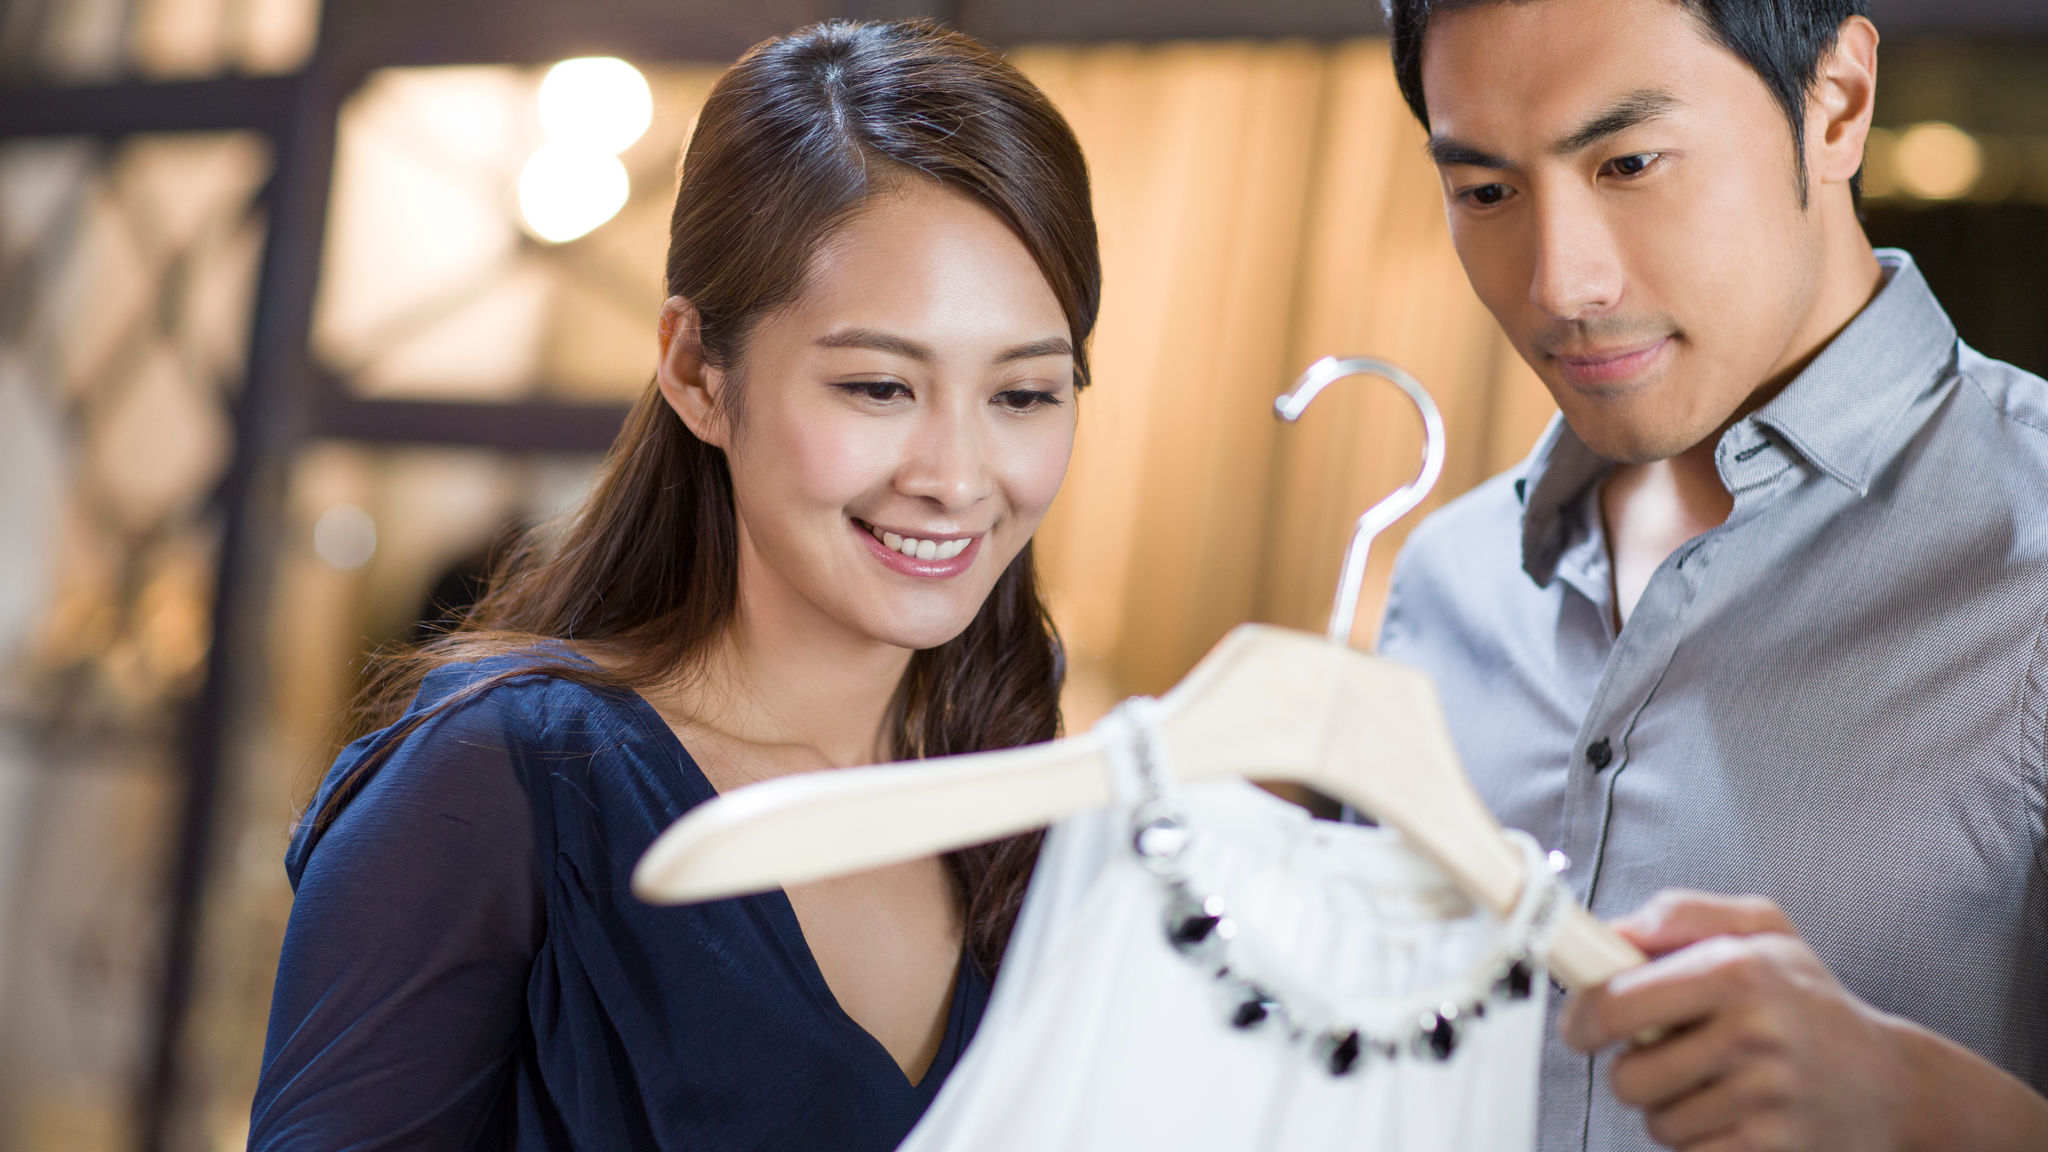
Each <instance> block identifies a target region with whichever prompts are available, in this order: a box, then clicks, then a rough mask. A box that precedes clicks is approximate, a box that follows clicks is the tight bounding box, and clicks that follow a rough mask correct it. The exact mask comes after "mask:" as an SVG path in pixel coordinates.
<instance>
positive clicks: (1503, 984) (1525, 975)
mask: <svg viewBox="0 0 2048 1152" xmlns="http://www.w3.org/2000/svg"><path fill="white" fill-rule="evenodd" d="M1493 987H1494V991H1495V992H1497V993H1499V994H1500V995H1502V996H1505V997H1507V998H1508V999H1509V1000H1527V999H1528V998H1529V996H1530V995H1531V994H1532V993H1534V992H1535V991H1536V970H1535V969H1534V968H1533V967H1531V966H1530V964H1529V962H1528V961H1527V960H1517V961H1515V962H1514V963H1513V964H1510V965H1508V970H1507V971H1506V972H1503V973H1502V974H1501V978H1500V979H1499V980H1497V981H1495V982H1494V986H1493Z"/></svg>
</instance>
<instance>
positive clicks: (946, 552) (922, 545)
mask: <svg viewBox="0 0 2048 1152" xmlns="http://www.w3.org/2000/svg"><path fill="white" fill-rule="evenodd" d="M854 523H856V524H858V525H860V526H861V527H862V528H863V529H865V530H866V531H867V533H868V535H870V536H873V537H874V538H875V539H876V540H879V541H881V544H882V547H884V548H887V549H888V550H889V551H891V552H900V553H902V554H903V555H905V556H908V557H910V558H911V559H912V560H951V559H952V558H953V557H955V556H958V555H959V554H960V553H962V552H965V551H966V550H967V546H968V545H969V544H972V543H974V539H975V538H974V537H973V536H959V537H954V538H952V539H944V540H942V539H937V538H933V537H919V536H904V535H902V534H900V533H896V532H890V531H887V530H885V529H882V528H877V527H875V526H874V525H873V524H870V523H868V522H867V521H865V520H862V519H859V518H858V517H856V518H855V519H854Z"/></svg>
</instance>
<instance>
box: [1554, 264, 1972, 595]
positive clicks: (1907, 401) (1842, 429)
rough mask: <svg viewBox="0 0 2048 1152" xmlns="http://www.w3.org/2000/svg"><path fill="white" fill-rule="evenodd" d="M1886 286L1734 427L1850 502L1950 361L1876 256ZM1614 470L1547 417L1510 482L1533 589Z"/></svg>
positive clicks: (1910, 268)
mask: <svg viewBox="0 0 2048 1152" xmlns="http://www.w3.org/2000/svg"><path fill="white" fill-rule="evenodd" d="M1877 260H1878V263H1879V265H1881V266H1882V267H1883V269H1884V275H1885V281H1884V285H1883V287H1881V288H1879V289H1878V292H1877V295H1876V297H1875V298H1873V299H1872V300H1871V301H1870V303H1869V304H1868V305H1866V306H1865V307H1864V309H1863V311H1862V312H1860V313H1858V314H1857V315H1856V318H1855V319H1854V320H1851V321H1850V322H1849V324H1848V326H1847V327H1846V328H1843V329H1842V331H1841V332H1840V333H1839V334H1837V335H1836V336H1835V338H1834V339H1833V340H1832V341H1830V342H1829V343H1828V345H1827V347H1825V348H1823V349H1821V352H1820V355H1818V356H1816V357H1814V359H1813V362H1812V363H1811V364H1808V365H1807V366H1806V369H1805V370H1804V371H1802V372H1801V373H1799V375H1798V376H1796V377H1794V378H1793V379H1792V382H1791V383H1790V384H1787V385H1786V386H1785V388H1784V390H1783V391H1781V392H1779V393H1778V395H1776V396H1774V397H1772V398H1771V401H1770V402H1769V403H1767V404H1765V405H1764V406H1763V407H1762V408H1760V409H1758V410H1757V411H1756V412H1755V413H1753V414H1751V415H1750V416H1748V417H1745V418H1744V419H1743V420H1741V421H1737V424H1736V427H1735V428H1731V429H1730V430H1729V433H1728V434H1729V435H1734V434H1736V433H1737V430H1738V429H1739V428H1741V427H1742V426H1743V425H1745V424H1747V425H1753V426H1755V427H1758V428H1763V429H1768V430H1769V432H1770V433H1772V434H1774V437H1775V438H1776V439H1778V440H1780V441H1781V442H1782V443H1783V444H1785V445H1786V446H1787V447H1788V448H1790V449H1791V450H1792V452H1794V453H1795V454H1796V455H1797V456H1798V457H1799V458H1801V459H1803V460H1804V461H1806V463H1808V464H1809V465H1811V466H1812V467H1813V468H1814V469H1816V470H1817V471H1819V472H1821V473H1823V474H1825V475H1826V476H1828V477H1830V478H1831V479H1833V480H1835V481H1836V482H1838V483H1840V484H1842V485H1843V486H1845V487H1848V488H1850V489H1853V490H1854V491H1856V492H1857V493H1858V494H1859V495H1860V494H1862V493H1864V492H1866V491H1868V486H1869V481H1870V477H1871V476H1872V475H1873V474H1874V473H1875V472H1876V471H1877V470H1878V468H1879V467H1880V466H1882V465H1883V464H1884V463H1885V462H1886V461H1887V460H1889V459H1890V458H1891V456H1892V454H1894V453H1895V452H1897V451H1898V450H1899V447H1900V445H1901V444H1902V443H1903V442H1904V439H1905V435H1906V434H1908V433H1910V431H1911V430H1910V429H1903V428H1898V427H1895V425H1897V424H1898V423H1899V420H1900V417H1902V416H1903V415H1905V414H1906V412H1907V411H1908V409H1909V408H1910V406H1911V405H1912V402H1913V400H1914V399H1915V398H1917V397H1918V396H1920V395H1921V394H1922V393H1923V392H1925V390H1926V388H1927V386H1928V385H1929V384H1931V383H1933V382H1935V381H1936V380H1938V379H1941V378H1944V377H1945V376H1947V375H1948V373H1949V371H1950V369H1951V368H1952V367H1953V365H1954V362H1955V350H1956V330H1955V326H1954V325H1953V324H1951V323H1950V322H1949V318H1948V315H1947V314H1946V313H1945V312H1943V311H1942V308H1941V305H1940V303H1939V302H1937V301H1936V300H1935V298H1934V293H1933V292H1932V291H1930V290H1929V289H1928V287H1927V281H1926V279H1925V278H1924V277H1922V276H1921V275H1920V269H1919V268H1917V267H1916V266H1914V264H1913V258H1912V257H1911V256H1908V255H1907V254H1906V253H1904V252H1901V251H1898V250H1897V249H1890V248H1880V249H1878V250H1877ZM1613 466H1614V465H1613V462H1612V461H1609V460H1606V459H1604V458H1603V457H1601V456H1599V455H1598V454H1596V453H1595V452H1594V451H1593V450H1592V449H1591V448H1588V447H1586V443H1585V441H1583V440H1580V439H1579V437H1578V435H1577V434H1576V433H1574V432H1573V431H1572V429H1571V425H1569V424H1567V423H1565V422H1564V419H1563V418H1562V417H1556V418H1553V419H1552V420H1551V422H1550V427H1549V428H1547V429H1545V430H1544V433H1543V437H1542V439H1540V440H1539V441H1537V444H1536V449H1535V451H1534V452H1532V453H1530V455H1529V459H1528V460H1527V461H1526V462H1525V463H1524V464H1523V467H1522V475H1521V477H1520V479H1518V480H1516V482H1515V494H1516V495H1517V496H1518V497H1520V498H1521V500H1522V568H1523V570H1524V571H1526V572H1528V574H1529V578H1530V579H1532V580H1534V581H1536V583H1537V584H1538V585H1539V586H1548V585H1549V583H1550V582H1551V580H1552V579H1553V578H1555V576H1556V575H1557V564H1558V558H1559V556H1561V555H1562V554H1563V552H1564V550H1565V548H1566V547H1567V546H1568V545H1569V543H1570V539H1569V536H1570V531H1571V518H1570V517H1569V516H1568V515H1566V512H1567V510H1568V509H1569V508H1570V507H1571V506H1572V505H1573V504H1574V503H1575V502H1576V501H1578V500H1579V499H1580V498H1581V497H1582V496H1583V495H1584V493H1585V491H1586V489H1587V487H1588V486H1590V485H1591V484H1593V483H1594V482H1595V481H1597V480H1599V479H1600V478H1601V477H1603V476H1605V475H1606V474H1607V473H1608V471H1609V470H1611V469H1612V468H1613Z"/></svg>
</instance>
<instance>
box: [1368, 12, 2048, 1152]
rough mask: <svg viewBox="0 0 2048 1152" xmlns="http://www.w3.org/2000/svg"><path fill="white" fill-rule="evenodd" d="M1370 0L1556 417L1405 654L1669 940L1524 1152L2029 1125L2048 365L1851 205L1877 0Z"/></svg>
mask: <svg viewBox="0 0 2048 1152" xmlns="http://www.w3.org/2000/svg"><path fill="white" fill-rule="evenodd" d="M1389 8H1390V13H1389V14H1390V26H1391V29H1392V35H1393V52H1394V60H1395V67H1396V75H1397V78H1398V79H1399V81H1400V83H1401V87H1402V91H1403V93H1404V95H1405V96H1406V97H1407V99H1408V102H1409V104H1410V106H1411V107H1412V108H1413V109H1414V111H1415V113H1416V115H1417V116H1418V117H1420V118H1421V120H1422V122H1423V124H1424V125H1425V126H1426V127H1427V128H1428V130H1429V134H1430V135H1429V149H1430V152H1431V154H1432V156H1433V157H1434V159H1435V160H1436V162H1437V167H1438V170H1439V173H1440V175H1441V177H1442V185H1443V191H1444V198H1445V204H1446V210H1447V212H1448V214H1449V218H1450V223H1451V233H1452V237H1453V240H1454V241H1455V244H1456V246H1457V250H1458V253H1459V256H1460V258H1461V259H1462V260H1463V262H1464V265H1465V269H1466V272H1467V274H1468V275H1469V277H1470V279H1471V282H1472V286H1473V288H1474V289H1475V290H1477V292H1478V294H1479V296H1480V298H1481V299H1482V300H1483V301H1484V302H1485V303H1486V305H1487V306H1488V307H1489V308H1490V309H1491V310H1492V312H1493V314H1494V316H1495V317H1496V318H1497V319H1498V320H1499V322H1500V324H1501V326H1502V328H1503V329H1505V331H1506V332H1507V334H1508V336H1509V337H1510V338H1511V339H1512V340H1513V342H1514V344H1515V346H1516V348H1517V349H1518V350H1519V351H1520V352H1521V354H1522V356H1523V357H1524V358H1526V359H1527V360H1528V362H1529V363H1530V364H1531V365H1532V366H1533V367H1534V368H1535V369H1536V371H1537V372H1538V373H1539V374H1540V375H1541V376H1542V378H1543V380H1544V382H1545V383H1546V384H1547V385H1548V387H1549V389H1550V391H1551V393H1552V395H1553V396H1554V397H1555V398H1556V400H1557V403H1558V407H1559V409H1560V410H1561V414H1562V419H1561V420H1560V421H1558V422H1556V423H1554V424H1553V426H1552V427H1551V429H1550V430H1549V432H1548V433H1547V434H1546V436H1545V438H1544V439H1543V441H1542V442H1541V443H1540V444H1539V445H1538V446H1537V448H1536V451H1535V453H1534V454H1533V455H1532V456H1531V457H1530V459H1529V461H1528V462H1527V463H1526V464H1525V465H1524V466H1523V467H1522V468H1520V469H1518V470H1517V471H1516V472H1515V473H1513V474H1510V475H1507V476H1503V477H1500V478H1498V479H1496V480H1494V481H1492V482H1490V483H1488V484H1486V485H1484V486H1482V487H1481V488H1479V489H1478V490H1476V491H1474V492H1473V493H1471V494H1469V495H1467V496H1466V497H1464V498H1462V499H1460V500H1458V501H1457V502H1455V503H1454V504H1452V505H1451V506H1449V507H1448V508H1446V509H1444V510H1443V511H1442V512H1441V513H1439V514H1438V515H1436V516H1435V517H1433V518H1432V519H1431V520H1430V521H1428V522H1427V523H1426V524H1424V525H1423V526H1422V527H1421V528H1420V529H1418V530H1417V532H1416V533H1415V535H1414V536H1413V538H1412V539H1411V541H1410V543H1409V545H1408V547H1407V550H1406V552H1405V553H1404V555H1403V557H1402V560H1401V562H1400V565H1399V567H1398V570H1397V573H1396V577H1395V582H1394V589H1393V594H1392V597H1391V599H1390V601H1389V606H1388V610H1387V618H1386V623H1385V627H1384V630H1383V633H1382V638H1381V642H1380V643H1381V648H1382V651H1383V652H1385V653H1386V654H1388V655H1390V656H1392V657H1394V658H1396V659H1400V660H1404V661H1407V662H1410V663H1412V664H1415V665H1418V666H1420V667H1422V668H1424V669H1426V670H1428V671H1429V672H1430V673H1432V675H1433V676H1434V677H1435V679H1436V681H1437V683H1438V686H1439V688H1440V689H1441V691H1442V694H1443V697H1444V704H1445V707H1446V709H1447V711H1448V713H1449V715H1450V716H1451V717H1452V723H1453V727H1454V730H1455V731H1456V735H1457V739H1458V743H1459V748H1460V752H1461V754H1462V755H1463V756H1464V758H1465V761H1466V764H1467V767H1468V769H1469V770H1470V772H1471V774H1472V776H1473V779H1474V781H1475V782H1476V783H1477V785H1478V787H1479V789H1480V791H1481V792H1482V793H1483V794H1484V795H1485V796H1486V798H1487V800H1488V802H1489V803H1490V804H1491V805H1492V806H1493V808H1494V809H1495V811H1496V812H1497V813H1498V814H1499V816H1500V817H1501V819H1502V820H1503V821H1504V822H1505V823H1508V824H1510V825H1516V826H1520V827H1523V828H1526V829H1528V830H1530V831H1531V832H1533V833H1534V834H1535V835H1536V836H1537V837H1538V838H1539V839H1541V840H1542V841H1543V842H1544V843H1545V844H1546V846H1548V847H1551V848H1557V849H1561V850H1562V851H1563V852H1564V853H1565V854H1566V855H1567V856H1568V857H1569V858H1570V864H1569V866H1568V868H1567V869H1566V871H1565V873H1564V875H1565V878H1566V880H1567V882H1568V883H1569V884H1570V886H1571V887H1572V888H1573V890H1574V891H1575V892H1576V894H1577V895H1578V896H1579V897H1580V898H1581V899H1582V900H1585V901H1586V902H1587V903H1588V904H1589V905H1590V906H1591V907H1592V908H1593V909H1594V910H1595V911H1596V912H1598V913H1600V914H1602V915H1604V916H1610V917H1611V916H1620V915H1621V914H1623V913H1629V915H1627V916H1626V917H1624V918H1622V919H1621V920H1620V921H1619V924H1620V926H1621V927H1622V930H1623V931H1624V933H1625V934H1626V935H1628V936H1629V937H1631V938H1632V939H1633V940H1634V941H1635V942H1636V943H1637V944H1638V945H1639V946H1641V947H1642V948H1643V949H1644V951H1645V952H1647V953H1648V954H1649V955H1650V956H1651V957H1652V961H1651V962H1650V963H1649V964H1648V965H1646V966H1644V967H1642V968H1640V969H1637V970H1634V971H1631V972H1628V973H1625V974H1623V975H1621V976H1618V977H1616V978H1615V979H1614V980H1613V981H1611V982H1610V983H1609V985H1608V986H1607V987H1606V988H1604V989H1602V990H1600V991H1596V992H1592V993H1589V994H1585V995H1581V996H1577V997H1574V999H1573V1002H1572V1003H1570V1004H1569V1005H1567V1006H1566V1008H1565V1010H1564V1011H1563V1013H1562V1017H1563V1018H1562V1020H1561V1021H1560V1027H1559V1029H1558V1032H1559V1033H1560V1034H1559V1035H1558V1036H1556V1037H1553V1039H1552V1040H1551V1042H1550V1044H1549V1047H1548V1048H1547V1049H1546V1051H1545V1053H1544V1057H1543V1059H1544V1067H1543V1079H1542V1084H1543V1099H1542V1104H1541V1120H1540V1125H1541V1145H1542V1147H1543V1148H1544V1149H1545V1150H1546V1152H1559V1150H1563V1149H1577V1148H1598V1149H1612V1148H1628V1149H1633V1148H1641V1147H1647V1146H1649V1144H1650V1142H1651V1141H1652V1140H1654V1141H1656V1142H1657V1143H1661V1144H1664V1145H1669V1146H1673V1147H1678V1148H1687V1149H1701V1150H1717V1152H1718V1150H1722V1149H1738V1148H1739V1149H1761V1148H1770V1149H1853V1150H1857V1152H1880V1150H1888V1149H1906V1148H1941V1149H1972V1148H1982V1149H1991V1148H2011V1149H2021V1148H2026V1149H2033V1150H2035V1152H2040V1150H2042V1149H2048V1100H2044V1099H2043V1098H2042V1097H2041V1096H2040V1095H2038V1093H2039V1092H2040V1091H2041V1090H2042V1089H2043V1088H2044V1087H2048V850H2044V846H2043V833H2042V821H2043V808H2044V788H2048V748H2044V745H2048V383H2044V382H2043V381H2041V380H2039V379H2037V378H2035V377H2032V376H2029V375H2026V374H2025V373H2022V372H2020V371H2018V370H2017V369H2014V368H2011V367H2009V366H2007V365H2004V364H1999V363H1996V362H1994V361H1991V360H1987V359H1985V358H1983V357H1981V356H1979V355H1977V354H1976V353H1975V352H1972V351H1971V350H1969V349H1968V348H1965V347H1963V346H1962V345H1960V344H1959V343H1958V342H1957V340H1956V335H1955V330H1954V329H1953V327H1951V325H1950V324H1949V321H1948V319H1947V318H1946V316H1945V315H1944V314H1943V313H1942V311H1941V309H1940V307H1939V305H1938V304H1937V303H1936V302H1935V300H1934V298H1933V297H1932V296H1931V295H1930V294H1929V292H1928V290H1927V286H1926V284H1925V282H1924V281H1923V280H1922V278H1921V276H1920V274H1919V272H1918V271H1917V270H1916V269H1915V268H1914V267H1913V264H1912V262H1911V260H1910V259H1909V258H1908V257H1906V256H1905V255H1904V254H1903V253H1896V252H1885V253H1873V252H1872V251H1871V248H1870V245H1869V243H1868V241H1867V240H1866V239H1865V238H1864V235H1863V231H1862V227H1861V225H1860V223H1859V222H1858V220H1857V216H1856V177H1857V173H1858V170H1859V167H1860V165H1861V161H1862V152H1863V142H1864V137H1865V134H1866V133H1867V131H1868V129H1869V125H1870V115H1871V106H1872V102H1873V99H1874V95H1875V91H1876V76H1877V39H1878V37H1877V32H1876V30H1875V29H1874V28H1873V27H1872V26H1871V24H1870V22H1869V21H1868V20H1867V19H1865V18H1864V16H1863V15H1862V12H1863V10H1864V2H1863V0H1389ZM1688 889H1689V890H1695V891H1682V890H1688ZM1660 893H1661V894H1660ZM1708 893H1715V894H1722V895H1708ZM1742 893H1752V894H1759V895H1749V896H1735V895H1729V894H1742ZM1653 897H1654V898H1653ZM1658 1036H1661V1039H1655V1037H1658ZM1646 1037H1648V1038H1652V1039H1649V1040H1648V1042H1638V1039H1639V1038H1646ZM1581 1053H1595V1054H1597V1055H1595V1056H1588V1055H1581Z"/></svg>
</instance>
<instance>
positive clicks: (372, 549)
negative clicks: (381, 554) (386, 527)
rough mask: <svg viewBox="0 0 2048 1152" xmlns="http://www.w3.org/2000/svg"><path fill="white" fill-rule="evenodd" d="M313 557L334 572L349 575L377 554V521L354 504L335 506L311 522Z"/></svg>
mask: <svg viewBox="0 0 2048 1152" xmlns="http://www.w3.org/2000/svg"><path fill="white" fill-rule="evenodd" d="M313 554H314V555H316V556H318V557H320V559H321V560H322V561H323V562H324V563H325V564H326V565H327V566H328V567H329V568H333V569H335V570H336V571H338V572H353V571H355V570H356V569H358V568H361V567H362V566H363V565H365V564H368V563H369V562H370V557H372V556H375V555H376V554H377V522H376V521H375V520H373V519H371V517H370V514H369V513H368V512H365V511H363V510H362V509H361V508H359V507H357V506H356V505H354V504H337V505H335V506H334V507H332V508H329V509H328V510H327V511H325V512H322V513H321V514H320V518H319V519H318V520H315V521H314V522H313Z"/></svg>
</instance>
